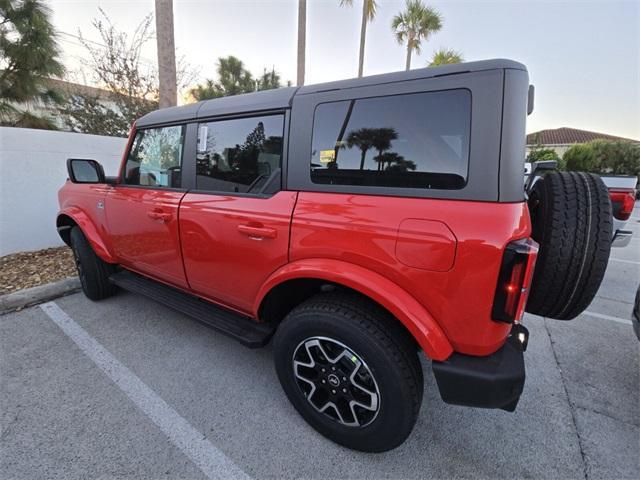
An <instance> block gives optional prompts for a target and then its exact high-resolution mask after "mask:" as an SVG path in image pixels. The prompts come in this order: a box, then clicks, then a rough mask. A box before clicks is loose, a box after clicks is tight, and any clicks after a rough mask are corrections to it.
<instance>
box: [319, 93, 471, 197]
mask: <svg viewBox="0 0 640 480" xmlns="http://www.w3.org/2000/svg"><path fill="white" fill-rule="evenodd" d="M470 128H471V92H470V91H469V90H466V89H457V90H448V91H438V92H424V93H411V94H403V95H392V96H386V97H375V98H362V99H354V100H345V101H339V102H331V103H323V104H320V105H318V106H317V107H316V110H315V113H314V121H313V137H312V149H311V181H312V182H313V183H316V184H330V185H360V186H374V187H394V188H419V189H420V188H421V189H431V188H436V189H460V188H463V187H464V186H465V184H466V182H467V177H468V171H469V136H470Z"/></svg>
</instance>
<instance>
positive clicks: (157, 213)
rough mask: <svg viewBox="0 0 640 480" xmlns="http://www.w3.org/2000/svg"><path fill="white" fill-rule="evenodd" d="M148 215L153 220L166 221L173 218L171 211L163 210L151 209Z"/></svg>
mask: <svg viewBox="0 0 640 480" xmlns="http://www.w3.org/2000/svg"><path fill="white" fill-rule="evenodd" d="M147 217H149V218H150V219H151V220H162V221H163V222H165V223H166V222H168V221H170V220H171V218H172V215H171V214H170V213H166V212H163V211H162V210H149V211H148V212H147Z"/></svg>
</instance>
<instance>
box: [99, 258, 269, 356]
mask: <svg viewBox="0 0 640 480" xmlns="http://www.w3.org/2000/svg"><path fill="white" fill-rule="evenodd" d="M109 280H110V281H111V282H112V283H114V284H115V285H117V286H118V287H120V288H123V289H124V290H128V291H130V292H133V293H139V294H141V295H144V296H146V297H148V298H150V299H152V300H155V301H156V302H158V303H162V304H163V305H166V306H167V307H170V308H173V309H174V310H177V311H179V312H181V313H184V314H185V315H188V316H190V317H192V318H194V319H195V320H197V321H199V322H200V323H203V324H205V325H206V326H208V327H211V328H214V329H216V330H218V331H219V332H221V333H223V334H225V335H228V336H230V337H232V338H235V339H236V340H238V341H239V342H240V343H242V344H243V345H246V346H247V347H250V348H258V347H262V346H264V345H266V344H267V343H268V342H269V339H270V338H271V335H273V332H274V328H273V327H272V326H270V325H267V324H264V323H257V322H255V321H253V320H252V319H251V318H249V317H246V316H244V315H240V314H238V313H235V312H232V311H230V310H226V309H224V308H222V307H219V306H217V305H215V304H213V303H210V302H207V301H205V300H202V299H200V298H198V297H196V296H194V295H190V294H188V293H185V292H182V291H180V290H178V289H176V288H173V287H169V286H167V285H164V284H162V283H159V282H156V281H154V280H150V279H148V278H146V277H143V276H142V275H138V274H136V273H133V272H130V271H128V270H121V271H119V272H117V273H114V274H113V275H111V277H109Z"/></svg>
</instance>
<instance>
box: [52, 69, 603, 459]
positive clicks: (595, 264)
mask: <svg viewBox="0 0 640 480" xmlns="http://www.w3.org/2000/svg"><path fill="white" fill-rule="evenodd" d="M529 92H531V89H530V88H529V80H528V73H527V70H526V68H525V67H524V65H522V64H520V63H517V62H513V61H509V60H491V61H483V62H473V63H466V64H460V65H448V66H443V67H437V68H428V69H417V70H411V71H407V72H399V73H391V74H385V75H376V76H371V77H365V78H359V79H353V80H345V81H339V82H331V83H327V84H321V85H309V86H304V87H300V88H295V87H291V88H282V89H277V90H272V91H266V92H257V93H252V94H248V95H239V96H236V97H226V98H220V99H216V100H209V101H204V102H200V103H198V104H193V105H187V106H184V107H178V108H169V109H164V110H159V111H156V112H152V113H150V114H148V115H145V116H144V117H142V118H141V119H139V120H138V121H137V122H136V124H135V126H134V127H133V129H132V131H131V135H130V138H129V143H128V146H127V148H126V151H125V152H124V156H123V161H122V167H121V169H120V173H119V175H118V177H117V178H105V177H104V173H103V171H102V168H101V167H100V165H99V164H98V163H97V162H95V161H93V160H86V159H70V160H69V162H68V167H69V178H70V181H68V182H67V183H66V184H65V185H64V186H63V187H62V189H61V190H60V194H59V199H60V213H59V214H58V217H57V220H56V222H57V227H58V230H59V232H60V235H61V237H62V239H63V240H64V241H65V242H66V243H67V244H69V245H71V247H72V248H73V251H74V254H75V258H76V260H77V264H78V271H79V275H80V279H81V282H82V287H83V290H84V292H85V294H86V295H87V296H88V297H89V298H90V299H92V300H100V299H103V298H106V297H109V296H111V295H113V294H114V293H115V292H116V290H117V288H118V287H121V288H125V289H128V290H131V291H134V292H138V293H141V294H144V295H147V296H149V297H151V298H154V299H156V300H157V301H159V302H162V303H164V304H166V305H169V306H171V307H173V308H176V309H178V310H180V311H182V312H184V313H185V314H187V315H190V316H192V317H195V318H196V319H198V320H199V321H201V322H203V323H205V324H208V325H210V326H212V327H213V328H216V329H217V330H219V331H221V332H223V333H225V334H227V335H230V336H231V337H233V338H236V339H237V340H239V341H241V342H242V343H244V344H246V345H248V346H251V347H258V346H262V345H264V344H266V343H267V342H268V341H269V340H270V339H271V338H273V352H274V357H275V366H276V371H277V374H278V378H279V380H280V383H281V384H282V387H283V389H284V391H285V393H286V395H287V396H288V398H289V400H290V401H291V402H292V404H293V405H294V407H295V408H296V409H297V410H298V412H299V413H300V414H301V415H302V416H303V417H304V418H305V420H306V421H307V422H308V423H309V424H310V425H312V426H313V427H314V428H315V429H317V430H318V431H319V432H321V433H322V434H323V435H326V436H327V437H328V438H330V439H332V440H334V441H336V442H338V443H340V444H342V445H345V446H347V447H350V448H354V449H358V450H363V451H371V452H380V451H384V450H389V449H391V448H394V447H396V446H398V445H400V444H401V443H402V442H403V441H404V440H405V439H406V438H407V436H408V435H409V434H410V432H411V430H412V428H413V426H414V424H415V422H416V419H417V416H418V413H419V411H420V405H421V403H422V396H423V389H424V385H423V372H422V367H421V363H420V361H419V358H418V355H417V352H420V353H421V354H424V355H426V356H427V357H428V358H429V359H431V360H432V362H431V365H432V368H433V372H434V374H435V378H436V381H437V384H438V388H439V391H440V395H441V397H442V399H443V400H444V401H445V402H447V403H451V404H456V405H464V406H472V407H482V408H499V409H503V410H506V411H513V410H515V408H516V406H517V404H518V401H519V398H520V396H521V394H522V391H523V388H524V382H525V366H524V353H523V352H524V350H525V349H526V346H527V340H528V332H527V329H526V328H525V327H524V326H523V325H522V323H521V322H522V317H523V313H524V311H525V308H526V309H527V310H528V311H529V312H532V313H535V314H538V315H544V316H546V317H548V318H556V319H560V320H568V319H572V318H575V317H576V316H577V315H579V314H580V313H581V312H582V311H583V310H584V309H585V308H586V307H587V306H588V305H589V303H590V302H591V300H592V298H593V296H594V295H595V293H596V291H597V289H598V287H599V285H600V282H601V281H602V278H603V275H604V271H605V268H606V265H607V260H608V257H609V247H610V245H611V238H612V222H611V202H610V200H609V195H608V191H607V189H606V187H605V185H604V184H603V183H602V180H600V178H599V177H597V176H595V175H591V174H585V173H573V172H572V173H557V172H555V173H550V174H547V175H545V176H544V177H543V178H542V179H541V180H539V181H538V182H536V183H535V185H534V186H533V187H532V189H531V191H530V192H529V197H528V200H527V199H526V198H525V190H524V187H523V181H522V172H523V167H524V152H525V124H526V116H527V113H528V112H529V111H531V108H532V102H531V100H532V97H531V95H530V93H529ZM534 266H535V270H534Z"/></svg>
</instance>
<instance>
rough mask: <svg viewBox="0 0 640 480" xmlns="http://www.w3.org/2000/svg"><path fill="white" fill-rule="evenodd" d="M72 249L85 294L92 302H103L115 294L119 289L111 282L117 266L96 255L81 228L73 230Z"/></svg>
mask: <svg viewBox="0 0 640 480" xmlns="http://www.w3.org/2000/svg"><path fill="white" fill-rule="evenodd" d="M71 249H72V250H73V257H74V259H75V261H76V268H77V270H78V277H80V283H81V285H82V291H83V292H84V294H85V295H86V296H87V297H88V298H89V299H91V300H102V299H104V298H107V297H110V296H112V295H113V294H115V293H116V290H117V287H116V286H115V285H114V284H112V283H111V282H110V281H109V277H110V276H111V274H112V273H113V272H114V271H115V266H114V265H111V264H110V263H107V262H105V261H104V260H102V259H101V258H100V257H98V256H97V255H96V254H95V252H94V251H93V249H92V248H91V245H90V244H89V241H88V240H87V237H85V236H84V233H82V230H80V228H79V227H73V228H72V229H71Z"/></svg>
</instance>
